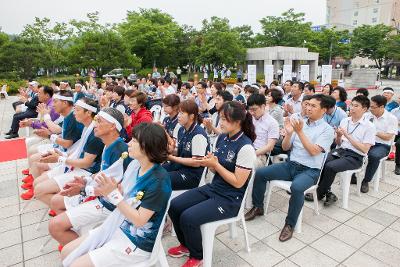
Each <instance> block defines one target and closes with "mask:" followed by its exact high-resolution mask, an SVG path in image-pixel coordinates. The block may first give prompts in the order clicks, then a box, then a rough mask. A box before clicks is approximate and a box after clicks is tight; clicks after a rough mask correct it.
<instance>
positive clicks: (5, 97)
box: [0, 84, 8, 99]
mask: <svg viewBox="0 0 400 267" xmlns="http://www.w3.org/2000/svg"><path fill="white" fill-rule="evenodd" d="M1 95H3V96H4V99H7V98H8V93H7V84H4V85H3V86H2V87H1V91H0V96H1ZM0 99H1V97H0Z"/></svg>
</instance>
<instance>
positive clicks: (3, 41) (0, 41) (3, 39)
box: [0, 31, 10, 47]
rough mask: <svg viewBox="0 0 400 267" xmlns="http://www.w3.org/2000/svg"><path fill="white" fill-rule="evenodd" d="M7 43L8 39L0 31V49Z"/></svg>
mask: <svg viewBox="0 0 400 267" xmlns="http://www.w3.org/2000/svg"><path fill="white" fill-rule="evenodd" d="M9 41H10V37H8V35H7V34H6V33H4V32H1V31H0V47H2V46H3V45H5V44H6V43H8V42H9Z"/></svg>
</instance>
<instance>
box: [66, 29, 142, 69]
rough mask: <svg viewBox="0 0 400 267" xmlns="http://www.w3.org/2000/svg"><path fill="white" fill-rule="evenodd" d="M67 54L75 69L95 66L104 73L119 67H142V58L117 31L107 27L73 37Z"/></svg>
mask: <svg viewBox="0 0 400 267" xmlns="http://www.w3.org/2000/svg"><path fill="white" fill-rule="evenodd" d="M67 55H68V60H69V62H70V65H71V68H72V69H74V70H80V69H82V68H87V69H88V68H94V69H96V71H97V72H98V73H99V74H102V73H105V72H107V71H109V70H111V69H113V68H117V67H120V68H139V67H140V59H139V58H138V57H136V56H135V55H132V54H131V52H130V51H129V48H128V46H127V44H126V41H125V40H124V39H123V38H122V37H121V36H119V34H118V33H117V32H114V31H112V30H106V29H103V30H101V31H87V32H81V33H80V35H79V36H77V37H75V38H73V42H72V44H71V45H70V46H69V47H68V50H67Z"/></svg>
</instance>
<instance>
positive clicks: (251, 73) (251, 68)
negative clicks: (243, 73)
mask: <svg viewBox="0 0 400 267" xmlns="http://www.w3.org/2000/svg"><path fill="white" fill-rule="evenodd" d="M247 82H248V84H253V83H256V82H257V65H248V66H247Z"/></svg>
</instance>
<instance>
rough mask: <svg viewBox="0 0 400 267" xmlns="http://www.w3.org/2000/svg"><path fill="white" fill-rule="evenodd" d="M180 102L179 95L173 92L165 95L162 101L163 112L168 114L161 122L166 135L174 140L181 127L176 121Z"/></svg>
mask: <svg viewBox="0 0 400 267" xmlns="http://www.w3.org/2000/svg"><path fill="white" fill-rule="evenodd" d="M180 102H181V101H180V98H179V96H178V95H175V94H170V95H167V96H166V97H164V99H163V101H162V103H163V108H164V112H165V113H166V114H167V115H168V116H167V117H165V119H164V120H163V123H162V124H163V126H164V128H165V130H166V131H167V133H168V135H169V136H170V137H172V138H173V139H174V140H175V141H176V139H177V138H178V131H179V129H180V128H181V125H180V124H179V123H178V113H179V104H180Z"/></svg>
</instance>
